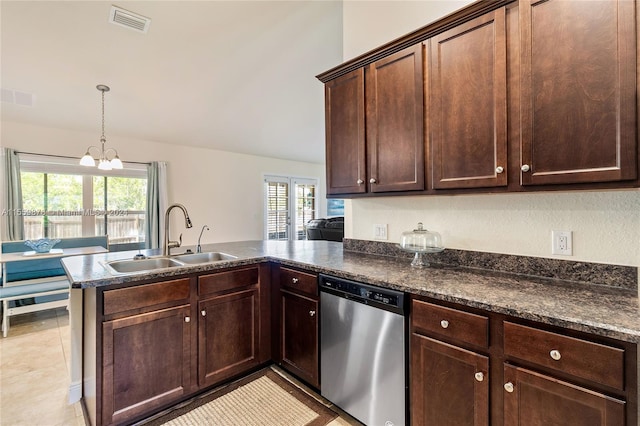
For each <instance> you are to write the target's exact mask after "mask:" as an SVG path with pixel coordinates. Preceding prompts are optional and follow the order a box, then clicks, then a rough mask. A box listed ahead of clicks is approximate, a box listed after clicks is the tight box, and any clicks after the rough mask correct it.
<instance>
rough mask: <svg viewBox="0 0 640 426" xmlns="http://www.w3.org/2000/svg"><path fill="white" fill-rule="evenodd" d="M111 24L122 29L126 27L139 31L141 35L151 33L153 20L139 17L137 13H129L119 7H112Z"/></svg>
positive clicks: (110, 13)
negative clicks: (150, 28)
mask: <svg viewBox="0 0 640 426" xmlns="http://www.w3.org/2000/svg"><path fill="white" fill-rule="evenodd" d="M109 22H110V23H112V24H115V25H120V26H121V27H126V28H129V29H132V30H134V31H137V32H139V33H146V32H147V31H149V25H151V19H149V18H147V17H145V16H142V15H138V14H137V13H133V12H129V11H128V10H125V9H122V8H120V7H118V6H111V12H109Z"/></svg>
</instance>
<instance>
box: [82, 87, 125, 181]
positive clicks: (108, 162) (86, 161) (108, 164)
mask: <svg viewBox="0 0 640 426" xmlns="http://www.w3.org/2000/svg"><path fill="white" fill-rule="evenodd" d="M96 89H98V90H99V91H101V92H102V135H101V136H100V142H101V144H102V146H101V147H100V148H98V147H96V146H90V147H89V148H87V152H86V154H85V155H84V156H83V157H82V158H81V159H80V165H82V166H95V165H96V160H95V158H94V157H93V156H92V155H91V150H92V149H95V150H98V151H99V157H98V168H99V169H101V170H111V169H122V168H123V165H122V161H121V160H120V157H118V151H116V150H115V149H114V148H108V149H105V147H104V145H105V144H106V143H107V138H106V137H105V135H104V92H108V91H109V90H111V89H110V88H109V86H105V85H104V84H98V85H97V86H96ZM109 155H112V156H111V158H109Z"/></svg>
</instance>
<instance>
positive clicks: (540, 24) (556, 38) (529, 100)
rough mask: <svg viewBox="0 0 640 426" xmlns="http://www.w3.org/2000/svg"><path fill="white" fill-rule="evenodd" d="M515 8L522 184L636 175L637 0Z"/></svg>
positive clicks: (547, 1) (551, 0)
mask: <svg viewBox="0 0 640 426" xmlns="http://www.w3.org/2000/svg"><path fill="white" fill-rule="evenodd" d="M519 8H520V12H519V13H520V36H521V85H520V87H521V100H520V102H521V120H522V122H521V126H522V129H521V132H522V135H521V144H522V145H521V149H522V153H521V159H522V173H521V182H522V184H523V185H537V184H556V183H557V184H560V183H580V182H606V181H618V180H626V179H635V178H636V174H637V165H636V162H637V154H636V149H637V144H636V135H635V132H636V115H635V114H636V109H635V96H636V83H635V82H636V80H635V71H636V28H635V23H634V22H635V2H633V1H624V0H622V1H616V0H611V1H586V2H585V1H564V0H543V1H535V0H524V1H521V2H520V6H519Z"/></svg>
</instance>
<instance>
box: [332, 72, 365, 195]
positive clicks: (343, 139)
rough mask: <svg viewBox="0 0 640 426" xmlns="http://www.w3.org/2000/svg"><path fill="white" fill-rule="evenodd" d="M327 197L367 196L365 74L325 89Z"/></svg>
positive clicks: (347, 76)
mask: <svg viewBox="0 0 640 426" xmlns="http://www.w3.org/2000/svg"><path fill="white" fill-rule="evenodd" d="M325 124H326V150H327V158H326V161H327V194H329V195H335V194H350V193H352V194H356V193H362V192H366V190H367V186H366V184H365V179H366V178H367V176H366V170H365V166H366V159H365V134H364V131H365V127H364V126H365V124H364V70H363V69H357V70H355V71H352V72H350V73H348V74H345V75H343V76H341V77H338V78H336V79H335V80H331V81H329V82H328V83H327V84H326V85H325Z"/></svg>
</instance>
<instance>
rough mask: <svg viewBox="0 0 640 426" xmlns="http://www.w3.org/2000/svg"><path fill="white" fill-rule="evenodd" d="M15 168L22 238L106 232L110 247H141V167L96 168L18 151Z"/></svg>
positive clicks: (143, 203)
mask: <svg viewBox="0 0 640 426" xmlns="http://www.w3.org/2000/svg"><path fill="white" fill-rule="evenodd" d="M20 169H21V173H20V174H21V176H20V177H21V180H22V207H23V211H22V217H23V220H24V230H25V239H37V238H44V237H47V238H68V237H81V236H91V235H109V244H110V245H111V249H113V250H118V249H131V248H143V247H145V219H146V203H147V166H146V165H140V164H125V168H124V169H122V170H112V171H109V172H102V171H101V170H98V169H96V168H86V167H83V166H79V165H77V160H74V159H66V158H59V157H46V156H40V155H29V154H21V155H20Z"/></svg>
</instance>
